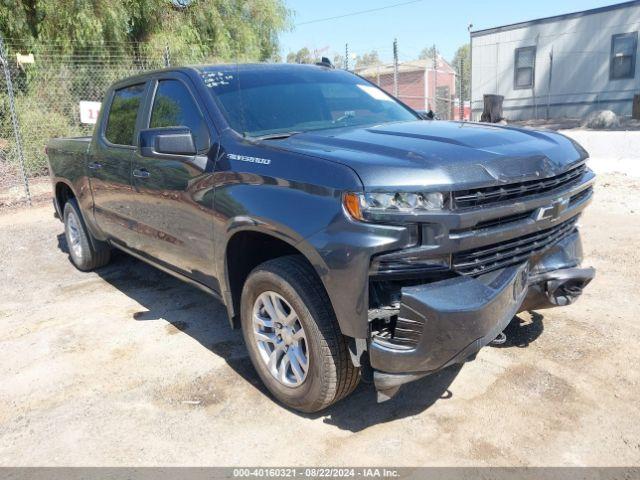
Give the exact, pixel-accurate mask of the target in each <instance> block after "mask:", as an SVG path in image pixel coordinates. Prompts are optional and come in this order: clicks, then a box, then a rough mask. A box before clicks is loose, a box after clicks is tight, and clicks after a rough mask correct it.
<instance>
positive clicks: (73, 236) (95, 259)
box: [64, 198, 111, 272]
mask: <svg viewBox="0 0 640 480" xmlns="http://www.w3.org/2000/svg"><path fill="white" fill-rule="evenodd" d="M64 235H65V238H66V239H67V246H68V247H69V257H70V258H71V263H73V265H74V266H75V267H76V268H77V269H78V270H81V271H83V272H88V271H90V270H94V269H96V268H100V267H103V266H104V265H106V264H107V263H109V260H110V259H111V247H109V244H108V243H106V242H101V241H99V240H96V239H95V238H93V237H92V236H91V233H89V230H88V229H87V226H86V224H85V223H84V219H83V218H82V214H81V213H80V208H79V207H78V203H77V202H76V199H75V198H71V199H69V200H68V201H67V202H66V203H65V205H64Z"/></svg>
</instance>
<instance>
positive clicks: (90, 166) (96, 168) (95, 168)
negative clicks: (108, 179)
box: [87, 162, 102, 170]
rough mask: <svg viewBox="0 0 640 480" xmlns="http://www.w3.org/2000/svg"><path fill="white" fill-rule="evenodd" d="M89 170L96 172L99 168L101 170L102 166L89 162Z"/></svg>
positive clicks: (98, 163)
mask: <svg viewBox="0 0 640 480" xmlns="http://www.w3.org/2000/svg"><path fill="white" fill-rule="evenodd" d="M87 166H88V167H89V168H90V169H91V170H98V169H99V168H102V164H101V163H100V162H89V165H87Z"/></svg>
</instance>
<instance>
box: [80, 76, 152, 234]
mask: <svg viewBox="0 0 640 480" xmlns="http://www.w3.org/2000/svg"><path fill="white" fill-rule="evenodd" d="M146 88H147V83H145V82H142V83H136V84H133V85H128V86H125V87H122V88H119V89H116V90H114V91H113V92H111V95H110V96H109V98H107V102H106V105H107V111H106V112H105V113H104V117H103V119H102V122H101V123H100V131H99V132H97V133H98V134H97V135H96V141H95V142H94V145H93V149H92V152H91V155H90V157H89V159H88V167H89V172H90V179H91V191H92V193H93V202H94V216H95V221H96V223H97V225H98V226H99V227H100V229H101V230H102V231H103V232H104V233H105V234H107V235H108V236H109V237H110V238H111V239H112V240H114V241H116V242H120V243H122V244H124V245H125V246H130V245H131V244H132V243H133V242H134V241H135V238H134V237H135V235H136V234H135V225H133V224H132V223H131V222H130V219H131V215H130V200H131V195H132V187H131V157H132V154H133V152H134V150H135V134H136V132H137V126H138V121H139V120H140V118H141V112H142V106H143V105H144V100H145V95H146Z"/></svg>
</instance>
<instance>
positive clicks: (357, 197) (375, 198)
mask: <svg viewBox="0 0 640 480" xmlns="http://www.w3.org/2000/svg"><path fill="white" fill-rule="evenodd" d="M446 198H447V196H446V194H444V193H442V192H418V193H411V192H389V193H387V192H372V193H346V194H344V196H343V204H344V207H345V209H346V210H347V212H348V213H349V214H350V215H351V216H352V217H353V218H355V219H356V220H365V219H366V217H367V214H406V215H418V214H421V213H427V212H433V211H440V210H443V209H444V208H445V202H446Z"/></svg>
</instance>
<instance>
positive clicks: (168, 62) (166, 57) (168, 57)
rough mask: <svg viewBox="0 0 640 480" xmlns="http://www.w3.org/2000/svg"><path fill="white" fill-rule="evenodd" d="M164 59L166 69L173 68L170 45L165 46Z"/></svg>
mask: <svg viewBox="0 0 640 480" xmlns="http://www.w3.org/2000/svg"><path fill="white" fill-rule="evenodd" d="M162 58H163V60H164V66H165V68H169V67H170V66H171V50H169V45H165V46H164V50H163V52H162Z"/></svg>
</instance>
